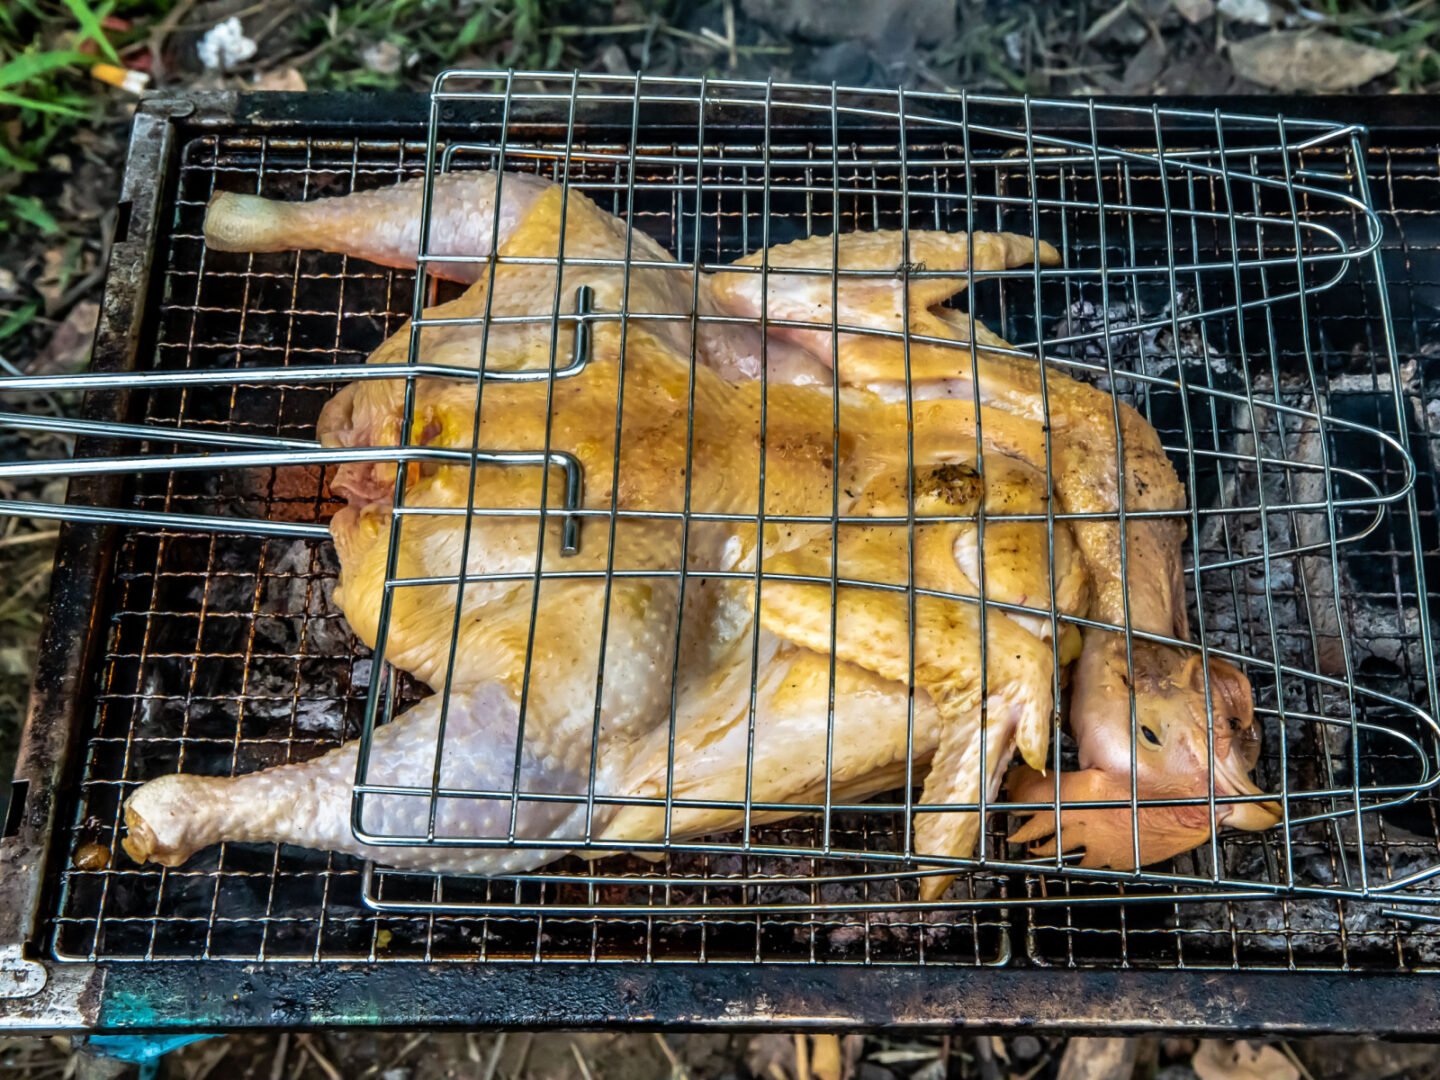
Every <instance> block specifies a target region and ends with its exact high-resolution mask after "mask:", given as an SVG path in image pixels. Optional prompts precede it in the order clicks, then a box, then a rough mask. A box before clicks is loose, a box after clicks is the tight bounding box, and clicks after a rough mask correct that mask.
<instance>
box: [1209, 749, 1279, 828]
mask: <svg viewBox="0 0 1440 1080" xmlns="http://www.w3.org/2000/svg"><path fill="white" fill-rule="evenodd" d="M1215 794H1216V795H1263V794H1264V792H1262V791H1261V790H1260V789H1259V788H1258V787H1256V786H1255V782H1254V781H1253V780H1251V779H1250V776H1249V774H1248V773H1247V772H1246V770H1245V769H1244V767H1243V766H1239V767H1237V763H1235V762H1234V761H1230V760H1225V761H1217V762H1216V763H1215ZM1215 816H1216V817H1217V818H1219V820H1220V822H1221V824H1224V825H1228V826H1229V827H1230V828H1232V829H1241V830H1244V831H1245V832H1259V831H1261V830H1262V829H1268V828H1270V827H1271V826H1272V825H1274V824H1275V823H1276V822H1278V821H1279V820H1280V818H1281V816H1282V814H1281V811H1280V804H1279V803H1278V802H1276V801H1275V800H1274V799H1267V800H1266V801H1264V802H1243V803H1226V804H1225V805H1223V806H1221V807H1219V808H1218V809H1217V810H1216V812H1215Z"/></svg>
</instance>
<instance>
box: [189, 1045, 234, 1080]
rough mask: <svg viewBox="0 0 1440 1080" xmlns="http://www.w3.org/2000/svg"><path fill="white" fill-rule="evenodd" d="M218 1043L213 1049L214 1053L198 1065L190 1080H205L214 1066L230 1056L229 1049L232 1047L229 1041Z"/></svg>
mask: <svg viewBox="0 0 1440 1080" xmlns="http://www.w3.org/2000/svg"><path fill="white" fill-rule="evenodd" d="M218 1042H219V1045H218V1046H217V1047H216V1048H215V1051H214V1052H212V1053H211V1054H210V1056H209V1057H207V1058H206V1059H205V1060H204V1061H202V1062H201V1063H200V1068H198V1069H196V1070H195V1075H194V1076H192V1077H190V1080H205V1078H206V1077H207V1076H209V1075H210V1073H211V1072H212V1071H213V1070H214V1068H215V1066H216V1065H219V1064H220V1062H222V1061H224V1060H225V1059H226V1058H227V1057H229V1056H230V1047H231V1046H232V1045H233V1044H232V1043H231V1042H230V1040H229V1039H220V1040H218Z"/></svg>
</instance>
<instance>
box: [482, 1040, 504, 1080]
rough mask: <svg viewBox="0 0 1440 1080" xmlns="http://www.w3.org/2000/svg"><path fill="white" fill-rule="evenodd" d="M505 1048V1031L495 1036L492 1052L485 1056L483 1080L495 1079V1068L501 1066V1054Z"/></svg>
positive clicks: (491, 1047)
mask: <svg viewBox="0 0 1440 1080" xmlns="http://www.w3.org/2000/svg"><path fill="white" fill-rule="evenodd" d="M504 1049H505V1032H503V1031H502V1032H500V1034H499V1035H496V1036H495V1041H494V1042H493V1043H492V1044H491V1045H490V1053H489V1054H488V1055H486V1057H485V1072H484V1074H483V1077H482V1080H495V1070H496V1069H498V1068H499V1067H500V1054H501V1052H502V1051H503V1050H504Z"/></svg>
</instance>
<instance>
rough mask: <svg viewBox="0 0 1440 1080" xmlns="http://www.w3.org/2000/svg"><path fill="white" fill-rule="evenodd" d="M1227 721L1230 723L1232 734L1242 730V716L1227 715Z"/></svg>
mask: <svg viewBox="0 0 1440 1080" xmlns="http://www.w3.org/2000/svg"><path fill="white" fill-rule="evenodd" d="M1225 722H1226V723H1227V724H1229V725H1230V731H1231V733H1232V734H1233V733H1234V732H1237V731H1239V730H1240V717H1238V716H1227V717H1226V718H1225Z"/></svg>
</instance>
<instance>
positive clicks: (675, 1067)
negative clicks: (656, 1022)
mask: <svg viewBox="0 0 1440 1080" xmlns="http://www.w3.org/2000/svg"><path fill="white" fill-rule="evenodd" d="M654 1034H655V1041H656V1042H657V1043H659V1044H660V1050H661V1052H662V1053H664V1055H665V1056H666V1057H667V1058H669V1059H670V1075H671V1076H672V1077H674V1078H675V1080H687V1078H688V1074H687V1073H686V1072H685V1066H684V1065H682V1064H681V1063H680V1059H679V1058H678V1057H676V1056H675V1051H674V1050H671V1049H670V1044H669V1043H668V1042H666V1041H665V1036H664V1035H661V1034H660V1033H659V1032H658V1031H657V1032H655V1033H654Z"/></svg>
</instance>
